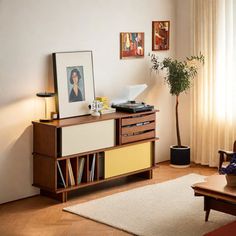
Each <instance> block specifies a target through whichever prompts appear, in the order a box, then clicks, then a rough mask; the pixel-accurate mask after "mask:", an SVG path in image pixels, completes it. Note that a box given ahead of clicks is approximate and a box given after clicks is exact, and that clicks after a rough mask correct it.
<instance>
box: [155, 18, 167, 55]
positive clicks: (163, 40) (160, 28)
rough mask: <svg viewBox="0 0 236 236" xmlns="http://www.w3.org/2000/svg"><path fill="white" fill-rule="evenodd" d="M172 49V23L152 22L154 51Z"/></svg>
mask: <svg viewBox="0 0 236 236" xmlns="http://www.w3.org/2000/svg"><path fill="white" fill-rule="evenodd" d="M169 48H170V21H153V22H152V50H153V51H161V50H169Z"/></svg>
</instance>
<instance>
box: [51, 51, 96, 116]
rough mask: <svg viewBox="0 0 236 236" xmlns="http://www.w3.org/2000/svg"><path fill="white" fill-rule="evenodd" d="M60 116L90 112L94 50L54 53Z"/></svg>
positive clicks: (92, 92) (57, 103)
mask: <svg viewBox="0 0 236 236" xmlns="http://www.w3.org/2000/svg"><path fill="white" fill-rule="evenodd" d="M52 56H53V68H54V82H55V89H56V93H57V96H56V98H57V99H56V100H57V101H56V105H57V111H58V114H59V118H67V117H73V116H81V115H86V114H89V108H88V105H89V104H90V103H91V102H92V101H93V100H94V97H95V95H94V78H93V56H92V51H81V52H59V53H53V54H52Z"/></svg>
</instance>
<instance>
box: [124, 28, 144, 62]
mask: <svg viewBox="0 0 236 236" xmlns="http://www.w3.org/2000/svg"><path fill="white" fill-rule="evenodd" d="M142 57H144V33H143V32H122V33H120V59H127V58H142Z"/></svg>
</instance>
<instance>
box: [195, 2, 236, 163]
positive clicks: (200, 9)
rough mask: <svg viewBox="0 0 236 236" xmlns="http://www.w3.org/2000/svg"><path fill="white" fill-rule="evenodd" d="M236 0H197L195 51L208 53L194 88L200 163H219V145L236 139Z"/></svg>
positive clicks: (229, 144)
mask: <svg viewBox="0 0 236 236" xmlns="http://www.w3.org/2000/svg"><path fill="white" fill-rule="evenodd" d="M234 4H235V1H234V0H194V1H193V11H194V12H193V13H194V14H193V18H194V19H193V25H194V27H193V31H194V40H193V44H194V45H193V52H194V54H197V53H199V52H200V51H201V52H202V53H203V54H204V56H205V65H204V66H203V67H202V69H201V70H200V71H199V74H198V77H197V78H196V79H195V80H194V85H193V87H192V89H191V135H190V137H191V150H192V160H193V161H194V162H196V163H200V164H203V165H210V166H218V160H219V158H218V154H217V151H218V149H226V150H231V149H232V145H233V142H234V140H236V62H235V58H236V45H235V35H236V34H235V31H236V22H234V21H235V16H234V14H236V12H235V11H234V9H235V5H234Z"/></svg>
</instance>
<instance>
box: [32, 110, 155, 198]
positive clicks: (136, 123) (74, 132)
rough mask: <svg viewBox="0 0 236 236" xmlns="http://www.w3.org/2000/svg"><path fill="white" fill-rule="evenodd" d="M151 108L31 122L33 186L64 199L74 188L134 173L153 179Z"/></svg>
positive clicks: (153, 120) (153, 147)
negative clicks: (136, 111)
mask: <svg viewBox="0 0 236 236" xmlns="http://www.w3.org/2000/svg"><path fill="white" fill-rule="evenodd" d="M156 112H157V110H154V111H149V112H142V113H135V114H133V113H132V114H131V113H124V112H116V113H112V114H106V115H102V116H100V117H93V116H81V117H74V118H68V119H60V120H54V121H52V122H48V123H43V122H38V121H33V122H32V123H33V186H35V187H38V188H40V193H41V194H42V195H46V196H49V197H53V198H56V199H58V200H60V201H62V202H65V201H66V200H67V193H68V192H69V191H73V190H76V189H78V188H82V187H86V186H89V185H94V184H98V183H101V182H104V181H108V180H111V179H115V178H120V177H124V176H128V175H133V174H140V175H141V176H143V177H145V178H152V171H153V168H155V142H156V141H157V140H158V138H157V137H156V132H155V130H156Z"/></svg>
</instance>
